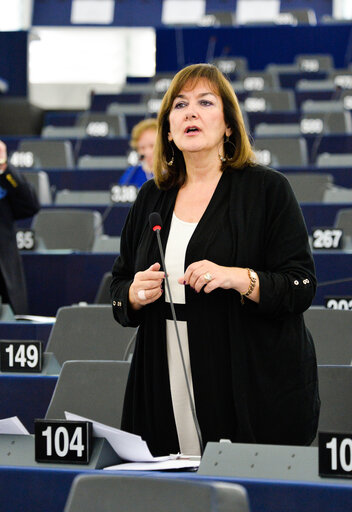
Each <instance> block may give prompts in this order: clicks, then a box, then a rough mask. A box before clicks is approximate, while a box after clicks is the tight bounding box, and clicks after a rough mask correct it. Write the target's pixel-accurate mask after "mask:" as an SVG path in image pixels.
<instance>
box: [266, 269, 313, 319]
mask: <svg viewBox="0 0 352 512" xmlns="http://www.w3.org/2000/svg"><path fill="white" fill-rule="evenodd" d="M257 274H258V277H259V282H260V300H259V312H260V313H262V314H263V315H265V316H271V317H275V316H277V315H280V314H282V313H297V314H299V313H303V312H304V311H306V309H308V308H309V307H310V305H311V303H312V300H313V298H314V294H315V283H314V282H313V281H312V280H311V278H310V276H308V275H307V276H302V275H299V276H298V275H297V276H295V275H291V274H281V273H271V272H262V271H259V272H257Z"/></svg>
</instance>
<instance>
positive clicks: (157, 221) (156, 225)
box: [149, 212, 204, 454]
mask: <svg viewBox="0 0 352 512" xmlns="http://www.w3.org/2000/svg"><path fill="white" fill-rule="evenodd" d="M149 225H150V227H151V229H152V230H153V231H154V233H155V234H156V238H157V241H158V246H159V252H160V257H161V263H162V268H163V271H164V272H165V281H166V286H167V291H168V294H169V299H170V308H171V314H172V319H173V322H174V325H175V330H176V337H177V344H178V348H179V351H180V356H181V362H182V368H183V373H184V377H185V381H186V387H187V394H188V399H189V403H190V407H191V412H192V417H193V421H194V425H195V428H196V431H197V437H198V441H199V447H200V452H201V454H203V451H204V448H203V439H202V433H201V431H200V426H199V423H198V418H197V415H196V409H195V405H194V401H193V398H192V394H191V388H190V384H189V382H188V376H187V370H186V365H185V359H184V356H183V351H182V346H181V340H180V334H179V331H178V326H177V318H176V312H175V306H174V303H173V300H172V296H171V290H170V284H169V278H168V275H167V271H166V266H165V257H164V251H163V246H162V245H161V238H160V231H161V227H162V220H161V217H160V214H159V213H158V212H153V213H151V214H150V215H149Z"/></svg>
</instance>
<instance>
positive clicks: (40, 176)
mask: <svg viewBox="0 0 352 512" xmlns="http://www.w3.org/2000/svg"><path fill="white" fill-rule="evenodd" d="M22 174H23V175H24V177H25V178H26V180H27V181H28V182H29V183H30V184H31V185H32V186H33V187H34V189H35V191H36V193H37V197H38V200H39V202H40V204H41V205H47V204H52V202H53V198H52V194H51V189H50V182H49V176H48V173H47V172H45V171H22Z"/></svg>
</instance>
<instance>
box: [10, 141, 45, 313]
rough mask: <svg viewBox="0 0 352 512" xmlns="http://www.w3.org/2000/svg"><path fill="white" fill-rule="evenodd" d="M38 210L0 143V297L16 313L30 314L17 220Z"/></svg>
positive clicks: (32, 197) (29, 188)
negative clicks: (19, 250) (19, 246)
mask: <svg viewBox="0 0 352 512" xmlns="http://www.w3.org/2000/svg"><path fill="white" fill-rule="evenodd" d="M39 208H40V205H39V202H38V199H37V196H36V193H35V191H34V189H33V187H32V186H31V185H30V184H29V183H28V182H27V181H26V180H25V178H24V176H23V175H21V174H20V173H19V172H18V171H17V170H16V169H14V168H13V166H11V165H10V164H9V163H8V162H7V148H6V145H5V144H4V142H2V141H0V296H1V298H2V302H3V303H9V304H10V305H11V307H12V309H13V311H14V313H16V314H26V313H27V292H26V285H25V278H24V272H23V267H22V262H21V258H20V254H19V252H18V249H17V242H16V226H15V221H16V220H18V219H24V218H26V217H32V216H33V215H34V214H36V213H37V212H38V211H39Z"/></svg>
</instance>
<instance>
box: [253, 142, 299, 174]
mask: <svg viewBox="0 0 352 512" xmlns="http://www.w3.org/2000/svg"><path fill="white" fill-rule="evenodd" d="M254 146H255V153H256V155H257V158H258V161H259V162H260V163H262V164H264V165H273V166H283V167H286V166H287V167H288V166H295V167H302V166H307V165H308V153H307V143H306V141H305V139H304V138H303V137H260V138H257V139H256V140H255V144H254Z"/></svg>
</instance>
